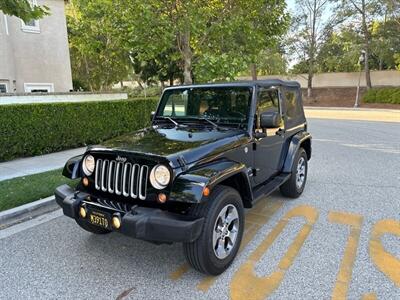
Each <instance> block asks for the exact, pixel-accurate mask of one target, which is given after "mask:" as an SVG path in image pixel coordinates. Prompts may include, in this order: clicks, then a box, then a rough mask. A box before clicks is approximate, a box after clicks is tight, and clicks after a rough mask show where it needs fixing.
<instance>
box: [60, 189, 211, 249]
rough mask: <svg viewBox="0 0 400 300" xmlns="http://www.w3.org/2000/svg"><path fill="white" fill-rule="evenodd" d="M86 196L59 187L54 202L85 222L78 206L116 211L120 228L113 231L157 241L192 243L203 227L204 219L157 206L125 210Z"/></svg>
mask: <svg viewBox="0 0 400 300" xmlns="http://www.w3.org/2000/svg"><path fill="white" fill-rule="evenodd" d="M89 196H90V195H89V194H87V193H83V192H79V191H75V190H73V189H72V188H71V187H69V186H68V185H62V186H59V187H58V188H57V189H56V191H55V198H56V201H57V203H58V205H59V206H61V208H62V210H63V213H64V215H66V216H68V217H70V218H73V219H75V220H77V219H79V218H80V219H81V220H83V221H85V222H87V220H86V219H84V218H81V217H80V216H79V213H78V210H79V207H80V206H81V205H85V206H87V207H89V208H90V207H92V208H95V209H96V210H100V211H102V212H106V213H108V214H118V216H120V219H121V227H120V228H119V229H114V228H112V230H114V231H117V232H120V233H122V234H125V235H127V236H130V237H133V238H137V239H142V240H147V241H152V242H160V243H171V242H193V241H195V240H196V239H197V238H198V237H199V236H200V233H201V230H202V227H203V221H204V219H203V218H199V219H193V218H191V217H189V216H185V215H180V214H175V213H171V212H167V211H163V210H161V209H157V208H148V207H138V206H135V207H132V209H131V210H130V211H129V212H125V211H120V210H118V209H114V208H111V207H106V206H104V205H101V204H100V203H97V202H92V201H89V200H88V197H89Z"/></svg>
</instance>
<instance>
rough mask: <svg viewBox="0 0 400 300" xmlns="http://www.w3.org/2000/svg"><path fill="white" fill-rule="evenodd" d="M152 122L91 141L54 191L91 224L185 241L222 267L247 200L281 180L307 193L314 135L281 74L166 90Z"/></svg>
mask: <svg viewBox="0 0 400 300" xmlns="http://www.w3.org/2000/svg"><path fill="white" fill-rule="evenodd" d="M151 118H152V123H151V126H150V127H149V128H145V129H142V130H139V131H137V132H133V133H130V134H126V135H124V136H120V137H117V138H114V139H112V140H110V141H107V142H105V143H104V144H102V145H98V146H90V147H88V148H87V150H86V153H85V154H84V155H82V156H77V157H74V158H71V159H70V160H69V161H68V162H67V163H66V165H65V167H64V170H63V175H64V176H66V177H68V178H81V180H80V183H79V184H78V186H77V187H76V189H72V188H70V187H69V186H67V185H63V186H60V187H58V188H57V189H56V191H55V196H56V200H57V203H58V204H59V205H60V206H61V207H62V209H63V212H64V214H65V215H66V216H69V217H71V218H73V219H75V220H76V222H77V223H78V224H79V225H80V226H81V227H82V228H83V229H85V230H87V231H90V232H93V233H96V234H105V233H109V232H112V231H116V232H120V233H122V234H125V235H128V236H131V237H134V238H138V239H143V240H147V241H151V242H155V243H172V242H183V250H184V253H185V256H186V258H187V260H188V261H189V263H190V264H191V265H192V266H193V267H194V268H195V269H197V270H199V271H200V272H204V273H207V274H212V275H217V274H220V273H222V272H223V271H224V270H226V269H227V268H228V267H229V265H230V264H231V263H232V261H233V259H234V258H235V256H236V254H237V252H238V249H239V246H240V243H241V240H242V235H243V227H244V221H245V215H244V208H251V207H252V206H253V204H254V203H255V201H257V200H258V199H260V198H262V197H264V196H266V195H268V194H270V193H271V192H273V191H274V190H276V189H277V188H280V190H281V193H282V194H283V195H285V196H288V197H293V198H296V197H298V196H300V195H301V193H302V192H303V189H304V186H305V183H306V179H307V161H308V160H309V159H310V158H311V136H310V134H309V133H308V132H307V122H306V119H305V116H304V111H303V106H302V98H301V91H300V86H299V84H298V83H297V82H288V81H281V80H266V81H252V82H240V83H224V84H207V85H190V86H176V87H169V88H167V89H165V91H164V93H163V95H162V97H161V100H160V102H159V105H158V108H157V111H156V112H155V113H152V116H151Z"/></svg>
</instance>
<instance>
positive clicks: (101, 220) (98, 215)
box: [89, 210, 110, 229]
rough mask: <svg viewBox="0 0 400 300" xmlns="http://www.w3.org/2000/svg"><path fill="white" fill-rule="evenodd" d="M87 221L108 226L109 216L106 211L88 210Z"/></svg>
mask: <svg viewBox="0 0 400 300" xmlns="http://www.w3.org/2000/svg"><path fill="white" fill-rule="evenodd" d="M89 222H90V224H93V225H96V226H99V227H103V228H107V229H109V228H110V216H109V215H108V214H107V213H103V212H100V211H96V210H94V211H93V210H92V211H90V212H89Z"/></svg>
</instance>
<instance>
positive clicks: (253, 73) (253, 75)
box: [250, 64, 257, 80]
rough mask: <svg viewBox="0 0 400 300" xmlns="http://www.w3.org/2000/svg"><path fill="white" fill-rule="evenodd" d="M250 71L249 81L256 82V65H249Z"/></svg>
mask: <svg viewBox="0 0 400 300" xmlns="http://www.w3.org/2000/svg"><path fill="white" fill-rule="evenodd" d="M250 69H251V79H252V80H257V66H256V64H251V65H250Z"/></svg>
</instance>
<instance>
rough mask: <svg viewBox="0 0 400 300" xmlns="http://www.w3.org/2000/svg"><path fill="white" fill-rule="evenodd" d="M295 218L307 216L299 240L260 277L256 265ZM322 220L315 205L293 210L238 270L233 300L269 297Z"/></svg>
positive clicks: (235, 277) (232, 295)
mask: <svg viewBox="0 0 400 300" xmlns="http://www.w3.org/2000/svg"><path fill="white" fill-rule="evenodd" d="M294 217H304V218H305V219H306V223H305V224H304V225H303V227H302V228H301V230H300V232H299V233H298V235H297V236H296V238H295V240H294V241H293V242H292V244H291V245H290V247H289V249H288V251H287V252H286V253H285V255H284V256H283V258H282V259H281V261H280V262H279V264H278V268H277V270H276V271H275V272H273V273H272V274H271V275H269V276H265V277H261V278H260V277H258V276H257V275H256V274H255V272H254V268H255V265H256V263H257V262H258V261H259V260H260V259H261V257H262V256H263V254H264V253H265V252H266V251H267V250H268V249H269V248H270V247H271V245H272V244H273V243H274V241H275V240H276V238H277V237H278V236H279V234H280V233H281V232H282V231H283V229H284V228H285V227H286V225H287V224H288V222H289V220H290V219H292V218H294ZM317 219H318V211H317V210H316V209H315V208H314V207H311V206H306V205H304V206H298V207H296V208H293V209H292V210H290V211H289V212H288V213H287V214H286V215H285V217H284V218H282V219H281V220H280V221H279V223H278V224H277V225H276V226H275V227H274V229H272V231H271V232H270V233H269V234H268V235H267V237H266V238H265V239H264V240H263V242H262V243H261V244H260V245H259V246H258V247H257V249H256V250H254V251H253V252H252V253H251V255H250V257H249V258H248V260H247V261H246V262H245V263H244V264H242V266H241V267H240V268H239V270H238V271H237V272H236V273H235V275H234V277H233V279H232V281H231V289H230V294H231V298H232V299H233V300H236V299H254V300H256V299H257V300H259V299H265V298H266V297H267V296H268V295H270V294H271V293H272V292H274V291H275V290H276V289H277V288H278V287H279V285H280V283H281V282H282V280H283V278H284V276H285V273H286V271H287V270H288V269H289V267H290V266H291V265H292V263H293V261H294V259H295V258H296V256H297V255H298V253H299V251H300V249H301V247H302V246H303V244H304V242H305V240H306V238H307V237H308V235H309V234H310V232H311V230H312V226H313V225H314V224H315V222H316V221H317Z"/></svg>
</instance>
